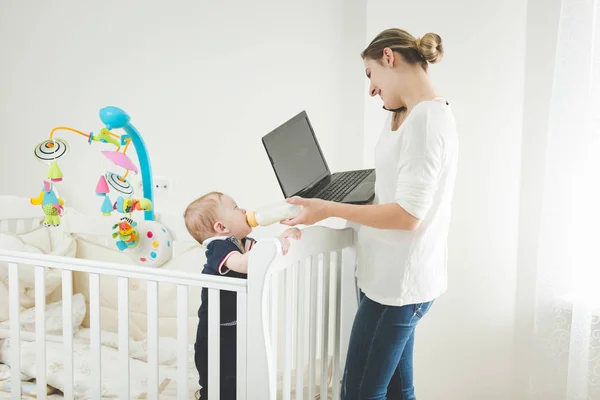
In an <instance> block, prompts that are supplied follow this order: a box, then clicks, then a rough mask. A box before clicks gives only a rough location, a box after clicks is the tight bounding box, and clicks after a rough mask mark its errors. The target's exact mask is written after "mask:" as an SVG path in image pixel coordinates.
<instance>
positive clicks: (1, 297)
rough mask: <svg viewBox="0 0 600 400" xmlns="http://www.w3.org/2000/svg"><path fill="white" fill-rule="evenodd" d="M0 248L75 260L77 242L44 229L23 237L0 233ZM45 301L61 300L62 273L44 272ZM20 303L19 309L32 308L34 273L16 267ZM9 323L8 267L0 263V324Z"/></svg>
mask: <svg viewBox="0 0 600 400" xmlns="http://www.w3.org/2000/svg"><path fill="white" fill-rule="evenodd" d="M0 248H1V249H5V250H12V251H24V252H28V253H35V254H49V255H56V256H64V257H75V255H76V251H77V242H76V240H75V239H74V237H73V236H70V235H59V234H57V233H56V232H54V233H53V232H51V231H50V230H49V229H48V228H46V227H43V226H41V227H38V228H36V229H34V230H31V231H29V232H26V233H21V234H13V233H7V232H0ZM45 286H46V288H45V289H46V296H47V298H46V301H47V302H52V301H56V300H59V299H60V290H59V289H60V287H61V271H60V270H55V269H50V268H47V269H46V271H45ZM19 300H20V305H21V307H22V309H27V308H30V307H32V306H33V305H34V304H35V291H34V269H33V268H32V267H31V266H28V265H22V266H20V267H19ZM6 320H8V265H7V264H6V263H2V262H0V322H3V321H6Z"/></svg>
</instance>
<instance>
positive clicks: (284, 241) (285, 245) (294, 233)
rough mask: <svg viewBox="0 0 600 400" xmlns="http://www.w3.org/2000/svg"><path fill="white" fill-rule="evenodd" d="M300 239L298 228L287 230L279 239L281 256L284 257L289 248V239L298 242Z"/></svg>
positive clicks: (300, 233)
mask: <svg viewBox="0 0 600 400" xmlns="http://www.w3.org/2000/svg"><path fill="white" fill-rule="evenodd" d="M301 237H302V231H301V230H300V229H298V228H291V229H287V230H286V231H285V232H283V234H282V235H281V236H280V237H279V240H280V241H281V247H282V251H283V255H286V254H287V252H288V250H289V248H290V241H289V239H296V240H299V239H300V238H301Z"/></svg>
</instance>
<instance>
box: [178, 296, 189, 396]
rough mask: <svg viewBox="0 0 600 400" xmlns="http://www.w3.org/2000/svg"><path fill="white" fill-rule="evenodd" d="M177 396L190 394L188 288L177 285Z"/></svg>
mask: <svg viewBox="0 0 600 400" xmlns="http://www.w3.org/2000/svg"><path fill="white" fill-rule="evenodd" d="M177 344H178V347H177V397H179V398H180V399H186V398H189V395H188V288H187V286H184V285H177Z"/></svg>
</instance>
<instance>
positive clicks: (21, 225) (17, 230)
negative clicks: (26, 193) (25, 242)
mask: <svg viewBox="0 0 600 400" xmlns="http://www.w3.org/2000/svg"><path fill="white" fill-rule="evenodd" d="M16 225H17V226H16V227H15V233H17V234H21V233H23V232H25V231H26V230H25V220H24V219H18V220H17V224H16Z"/></svg>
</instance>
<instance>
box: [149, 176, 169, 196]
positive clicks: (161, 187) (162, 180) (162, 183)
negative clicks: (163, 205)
mask: <svg viewBox="0 0 600 400" xmlns="http://www.w3.org/2000/svg"><path fill="white" fill-rule="evenodd" d="M152 181H153V183H154V193H156V195H157V196H159V195H160V196H168V195H169V190H170V189H171V182H170V181H169V178H166V177H164V176H154V177H152Z"/></svg>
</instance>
